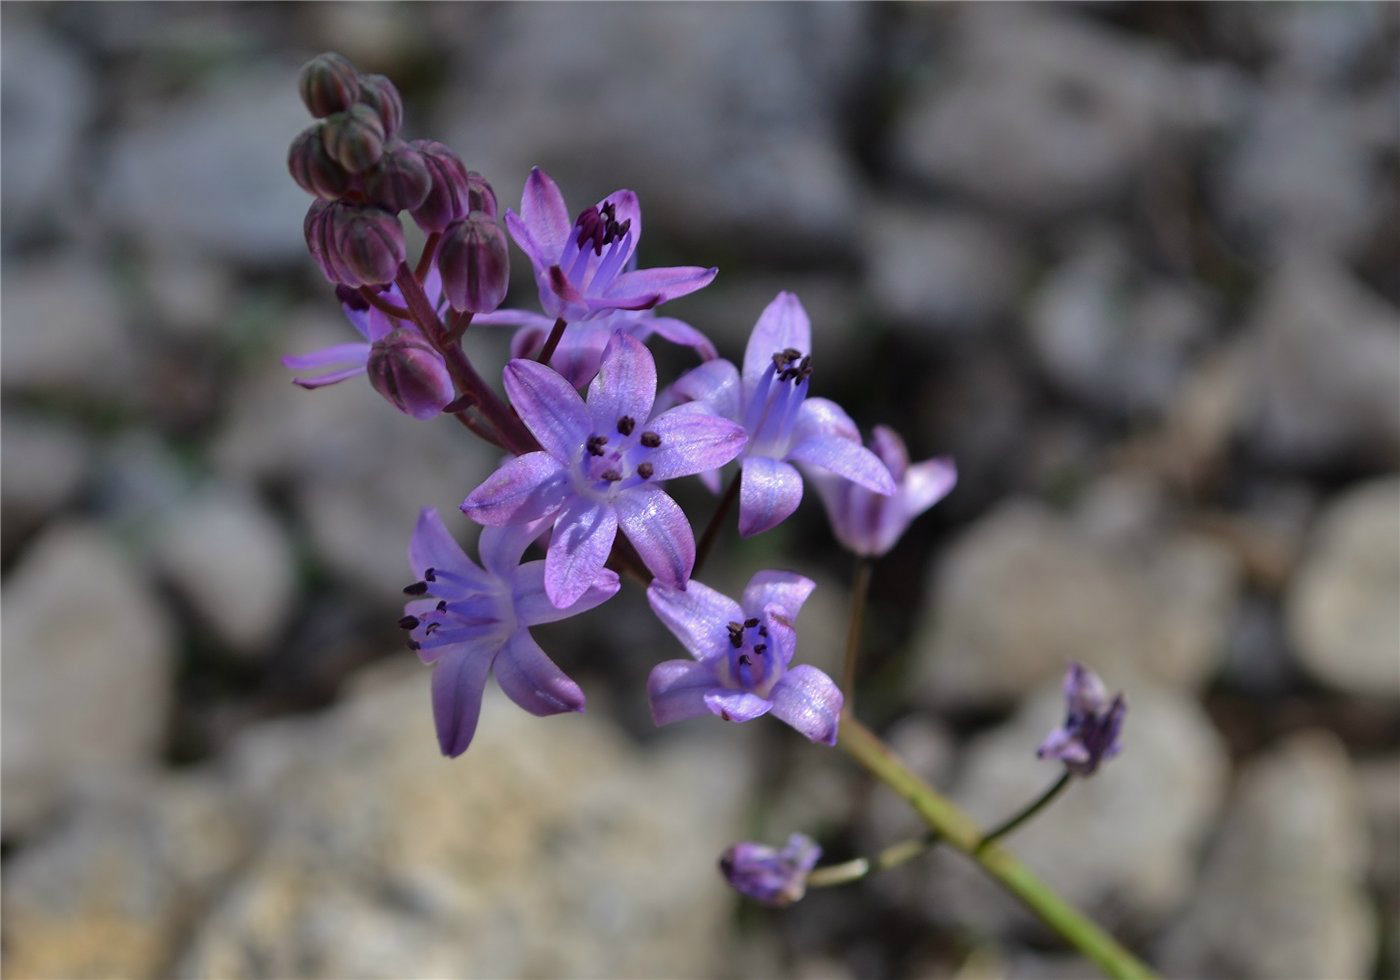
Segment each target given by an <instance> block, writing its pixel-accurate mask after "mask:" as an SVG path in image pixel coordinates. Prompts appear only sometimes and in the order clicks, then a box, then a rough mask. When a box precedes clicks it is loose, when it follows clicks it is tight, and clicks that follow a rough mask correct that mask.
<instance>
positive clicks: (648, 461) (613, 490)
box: [574, 415, 661, 499]
mask: <svg viewBox="0 0 1400 980" xmlns="http://www.w3.org/2000/svg"><path fill="white" fill-rule="evenodd" d="M616 429H617V431H616V432H609V433H600V432H595V433H593V434H591V435H590V436H589V437H588V438H587V439H585V440H584V443H583V451H582V452H581V453H580V454H579V458H578V465H577V467H576V469H575V481H574V483H575V486H576V487H577V489H579V490H580V491H581V492H582V493H585V494H587V495H589V496H591V497H593V498H594V499H608V498H611V497H613V496H616V495H617V494H618V493H619V492H621V491H623V490H627V489H630V488H631V487H635V486H637V484H639V483H645V482H646V481H647V480H650V479H651V478H652V475H653V474H654V473H655V472H656V464H655V462H654V461H653V459H652V456H653V451H654V450H656V449H659V448H661V435H660V434H659V433H656V432H652V431H651V430H650V429H647V430H644V431H642V432H637V420H636V419H634V418H632V416H630V415H624V416H622V417H621V418H619V419H618V420H617V427H616Z"/></svg>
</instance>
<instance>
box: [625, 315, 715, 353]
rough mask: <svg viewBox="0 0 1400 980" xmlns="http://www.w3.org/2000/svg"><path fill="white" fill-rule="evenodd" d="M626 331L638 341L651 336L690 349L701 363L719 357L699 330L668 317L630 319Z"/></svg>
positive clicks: (708, 339) (711, 344) (713, 346)
mask: <svg viewBox="0 0 1400 980" xmlns="http://www.w3.org/2000/svg"><path fill="white" fill-rule="evenodd" d="M627 329H628V331H629V332H630V333H631V334H632V336H634V337H636V338H638V339H639V340H645V339H646V338H647V337H649V336H651V335H652V334H656V336H658V337H660V338H661V339H663V340H667V341H670V342H671V343H673V344H679V345H680V346H682V347H690V348H692V349H693V350H694V351H695V352H696V353H697V354H699V355H700V359H701V360H703V361H710V360H713V359H714V358H716V357H718V356H719V352H718V351H717V350H715V345H714V344H713V343H711V342H710V338H709V337H706V336H705V335H704V334H703V333H701V332H700V331H699V330H696V329H695V328H694V327H692V326H691V325H690V324H688V323H686V322H685V321H684V320H677V319H676V318H674V317H669V316H639V317H632V318H630V319H629V320H628V322H627Z"/></svg>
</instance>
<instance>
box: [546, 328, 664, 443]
mask: <svg viewBox="0 0 1400 980" xmlns="http://www.w3.org/2000/svg"><path fill="white" fill-rule="evenodd" d="M570 329H572V328H570ZM564 332H565V335H567V334H568V330H565V331H564ZM655 399H656V361H655V360H653V359H652V356H651V351H649V350H647V349H646V348H645V347H644V346H642V342H641V341H639V340H637V339H636V338H635V337H629V336H628V335H627V334H625V333H621V332H618V333H614V334H612V336H611V338H610V339H609V340H608V345H607V347H606V348H604V350H603V359H602V361H601V362H600V363H599V365H598V374H597V376H596V377H595V378H594V379H593V383H592V384H590V385H589V386H588V412H589V415H590V416H591V417H592V419H593V431H594V432H596V433H600V434H603V435H606V436H608V437H609V438H612V437H614V436H615V435H616V434H617V423H618V420H619V419H621V418H622V417H623V416H627V417H630V418H631V419H632V420H633V422H635V423H636V424H637V425H644V424H645V423H646V421H647V419H649V418H650V417H651V403H652V402H653V401H654V400H655Z"/></svg>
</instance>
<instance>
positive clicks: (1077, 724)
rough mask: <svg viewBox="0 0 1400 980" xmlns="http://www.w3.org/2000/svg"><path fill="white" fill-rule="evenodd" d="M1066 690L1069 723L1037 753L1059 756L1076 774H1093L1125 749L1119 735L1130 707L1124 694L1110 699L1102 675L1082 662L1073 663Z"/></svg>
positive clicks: (1047, 756)
mask: <svg viewBox="0 0 1400 980" xmlns="http://www.w3.org/2000/svg"><path fill="white" fill-rule="evenodd" d="M1064 692H1065V723H1064V724H1063V725H1061V726H1060V727H1059V728H1057V729H1055V730H1054V731H1053V732H1051V733H1050V734H1049V735H1048V736H1046V738H1045V741H1044V742H1041V743H1040V748H1039V749H1037V750H1036V753H1035V754H1036V756H1037V757H1038V758H1041V759H1059V760H1060V761H1061V762H1063V763H1064V764H1065V768H1067V769H1068V770H1069V771H1070V772H1072V773H1074V774H1075V775H1076V776H1091V775H1093V773H1094V771H1095V770H1096V769H1098V767H1099V764H1100V763H1101V762H1106V761H1108V760H1109V759H1112V758H1113V757H1114V756H1116V755H1117V754H1118V753H1119V752H1120V751H1121V750H1122V748H1123V746H1122V744H1121V743H1120V741H1119V736H1120V735H1121V734H1122V730H1123V715H1124V713H1125V712H1126V711H1127V710H1128V706H1127V703H1126V702H1125V701H1124V700H1123V695H1122V694H1115V695H1114V696H1113V699H1112V700H1110V699H1109V697H1108V688H1106V687H1105V686H1104V683H1103V681H1101V680H1100V679H1099V677H1098V675H1097V674H1095V673H1094V672H1093V671H1092V670H1090V669H1089V668H1087V667H1085V666H1084V665H1083V664H1079V663H1071V664H1070V665H1069V670H1068V671H1067V672H1066V673H1065V683H1064Z"/></svg>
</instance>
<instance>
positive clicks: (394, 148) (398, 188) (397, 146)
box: [365, 140, 433, 213]
mask: <svg viewBox="0 0 1400 980" xmlns="http://www.w3.org/2000/svg"><path fill="white" fill-rule="evenodd" d="M432 188H433V178H432V175H431V174H429V173H428V165H427V164H426V163H425V162H424V161H423V155H422V154H421V153H419V152H418V151H417V150H415V149H413V148H412V147H411V146H409V145H408V144H407V143H402V142H399V141H398V140H395V141H394V142H392V143H390V144H389V145H388V146H386V147H385V149H384V155H383V156H382V157H380V158H379V162H378V163H376V164H375V165H374V166H373V167H371V168H370V169H369V171H368V172H366V173H365V193H366V194H367V195H368V196H369V199H370V200H371V201H373V202H374V203H375V204H378V205H380V206H381V207H385V208H388V209H389V210H390V211H393V212H395V213H397V212H399V211H408V210H411V209H413V208H416V207H418V206H419V205H420V204H422V203H423V201H424V199H425V198H427V196H428V191H430V190H432Z"/></svg>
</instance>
